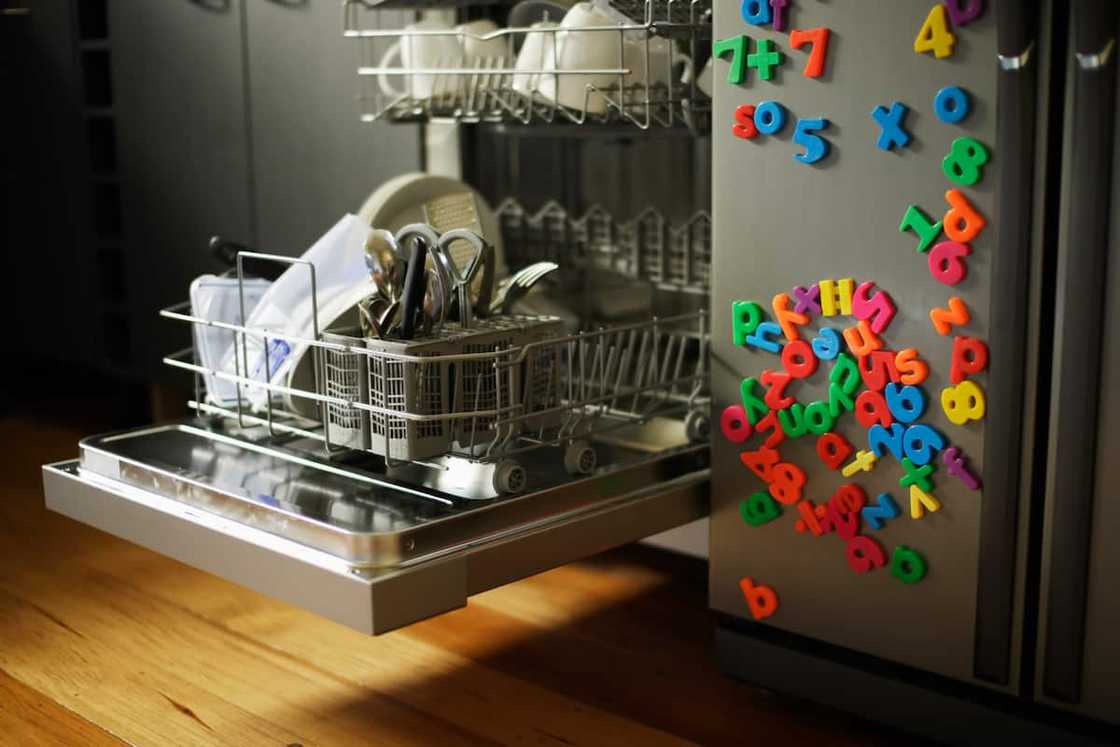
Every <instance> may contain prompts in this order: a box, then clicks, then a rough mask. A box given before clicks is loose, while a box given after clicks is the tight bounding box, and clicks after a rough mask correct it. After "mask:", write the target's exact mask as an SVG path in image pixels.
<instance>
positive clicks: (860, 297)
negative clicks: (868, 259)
mask: <svg viewBox="0 0 1120 747" xmlns="http://www.w3.org/2000/svg"><path fill="white" fill-rule="evenodd" d="M874 288H875V283H874V281H871V280H868V281H867V282H864V283H860V284H859V286H857V287H856V289H855V291H854V292H853V293H852V313H853V314H855V317H856V319H859V320H861V321H864V320H866V321H867V322H868V324H870V325H871V331H872V332H874V333H875V334H877V335H881V334H883V330H885V329H886V328H887V326H888V325H890V323H891V320H892V319H894V315H895V312H896V311H897V309H896V308H895V305H894V299H893V298H891V296H890V294H889V293H887V292H886V291H885V290H876V291H875V295H873V296H872V295H871V291H872V290H873V289H874Z"/></svg>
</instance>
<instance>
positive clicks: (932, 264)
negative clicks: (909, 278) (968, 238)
mask: <svg viewBox="0 0 1120 747" xmlns="http://www.w3.org/2000/svg"><path fill="white" fill-rule="evenodd" d="M970 254H972V249H971V247H969V245H968V244H961V243H959V242H956V241H942V242H941V243H940V244H935V245H934V247H933V249H932V250H931V251H930V253H929V274H930V275H933V279H934V280H936V281H937V282H939V283H943V284H945V285H956V284H957V283H959V282H960V281H962V280H964V279H965V277H966V276H967V275H968V265H966V264H965V263H964V259H963V257H967V256H968V255H970Z"/></svg>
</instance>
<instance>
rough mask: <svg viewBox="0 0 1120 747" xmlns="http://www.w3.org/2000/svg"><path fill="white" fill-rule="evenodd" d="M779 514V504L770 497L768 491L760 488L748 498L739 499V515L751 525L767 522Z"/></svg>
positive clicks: (758, 525) (755, 525)
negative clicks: (765, 491)
mask: <svg viewBox="0 0 1120 747" xmlns="http://www.w3.org/2000/svg"><path fill="white" fill-rule="evenodd" d="M781 515H782V508H781V506H779V505H778V504H777V502H775V501H774V499H773V498H771V497H770V494H769V493H764V492H762V491H761V490H760V491H759V492H757V493H752V494H751V496H750V498H744V499H743V500H741V501H739V516H741V517H742V519H743V521H745V522H746V523H748V524H750V525H751V526H752V527H760V526H762V525H763V524H768V523H770V522H771V521H773V520H774V519H776V518H778V517H779V516H781Z"/></svg>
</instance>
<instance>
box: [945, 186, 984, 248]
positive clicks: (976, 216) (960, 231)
mask: <svg viewBox="0 0 1120 747" xmlns="http://www.w3.org/2000/svg"><path fill="white" fill-rule="evenodd" d="M945 201H946V202H948V203H949V209H948V210H947V211H945V218H944V227H945V235H946V236H948V237H949V238H950V239H952V240H953V241H959V242H961V243H962V244H967V243H968V242H970V241H972V240H973V239H975V238H976V237H977V236H979V235H980V232H981V231H983V230H984V226H986V225H988V221H987V220H985V219H984V216H983V215H981V214H980V213H979V211H977V210H976V208H974V207H973V206H972V203H971V202H969V201H968V198H967V197H965V196H964V192H961V191H960V190H959V189H950V190H949V191H948V192H946V193H945Z"/></svg>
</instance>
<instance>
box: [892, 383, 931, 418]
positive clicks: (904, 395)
mask: <svg viewBox="0 0 1120 747" xmlns="http://www.w3.org/2000/svg"><path fill="white" fill-rule="evenodd" d="M885 391H886V395H887V406H888V407H890V410H891V415H893V416H894V419H895V420H897V421H898V422H900V423H913V422H914V421H915V420H917V419H918V418H920V417H921V416H922V413H923V412H925V411H926V395H925V392H923V391H922V390H921V389H920V388H918V387H916V386H904V387H899V386H898V384H887V386H886V389H885Z"/></svg>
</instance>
